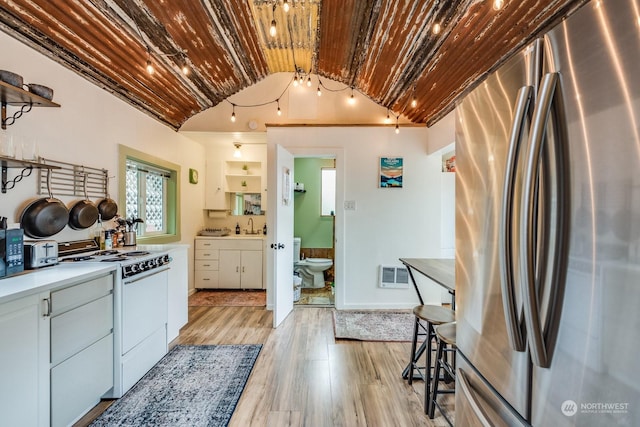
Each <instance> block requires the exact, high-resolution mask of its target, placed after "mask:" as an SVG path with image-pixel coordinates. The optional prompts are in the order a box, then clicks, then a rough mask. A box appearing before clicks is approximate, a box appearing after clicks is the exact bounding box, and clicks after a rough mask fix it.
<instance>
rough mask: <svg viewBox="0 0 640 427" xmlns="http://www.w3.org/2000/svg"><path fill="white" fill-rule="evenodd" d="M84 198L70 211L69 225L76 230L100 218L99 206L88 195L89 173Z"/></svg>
mask: <svg viewBox="0 0 640 427" xmlns="http://www.w3.org/2000/svg"><path fill="white" fill-rule="evenodd" d="M83 189H84V200H80V201H79V202H76V204H74V205H73V207H72V208H71V210H70V211H69V227H71V228H73V229H74V230H84V229H85V228H89V227H91V226H92V225H93V224H95V223H96V221H97V220H98V208H97V207H96V205H94V204H93V202H91V200H89V198H88V197H87V174H86V173H85V174H84V181H83Z"/></svg>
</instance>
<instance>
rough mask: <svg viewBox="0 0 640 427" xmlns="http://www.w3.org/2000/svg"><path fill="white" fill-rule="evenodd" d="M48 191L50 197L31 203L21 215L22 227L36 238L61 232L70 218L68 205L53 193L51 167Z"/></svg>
mask: <svg viewBox="0 0 640 427" xmlns="http://www.w3.org/2000/svg"><path fill="white" fill-rule="evenodd" d="M47 191H48V192H49V197H47V198H42V199H37V200H35V201H33V202H31V203H29V205H27V207H26V208H24V210H23V211H22V215H20V227H22V229H23V230H24V234H26V235H27V236H29V237H33V238H35V239H40V238H43V237H51V236H53V235H54V234H57V233H59V232H60V231H62V229H63V228H64V226H65V225H67V221H68V218H69V210H68V209H67V207H66V206H65V205H64V203H62V202H61V201H60V200H58V199H56V198H54V197H53V195H52V194H51V169H47Z"/></svg>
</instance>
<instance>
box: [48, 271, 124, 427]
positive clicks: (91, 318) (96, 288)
mask: <svg viewBox="0 0 640 427" xmlns="http://www.w3.org/2000/svg"><path fill="white" fill-rule="evenodd" d="M50 326H51V335H50V338H51V342H50V348H51V353H50V354H51V359H50V360H51V426H53V427H56V426H67V425H70V424H72V423H73V422H75V421H77V420H78V419H79V418H80V417H82V416H83V415H84V414H85V413H86V412H87V411H89V410H90V409H91V408H93V407H94V406H95V405H96V404H97V403H98V402H99V401H100V398H101V397H102V395H104V394H105V393H106V392H107V391H109V390H110V389H111V388H112V387H113V380H114V377H113V372H114V371H113V275H112V274H107V275H104V276H101V277H97V278H95V279H92V280H88V281H83V282H80V283H77V284H74V285H72V286H69V287H65V288H63V289H59V290H55V291H52V292H51V325H50Z"/></svg>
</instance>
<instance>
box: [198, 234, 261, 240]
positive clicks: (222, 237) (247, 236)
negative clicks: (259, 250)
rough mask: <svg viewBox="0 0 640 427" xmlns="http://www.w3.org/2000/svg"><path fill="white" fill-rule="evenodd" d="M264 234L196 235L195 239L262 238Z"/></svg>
mask: <svg viewBox="0 0 640 427" xmlns="http://www.w3.org/2000/svg"><path fill="white" fill-rule="evenodd" d="M264 238H265V235H264V234H229V235H228V236H196V239H225V240H229V239H257V240H264Z"/></svg>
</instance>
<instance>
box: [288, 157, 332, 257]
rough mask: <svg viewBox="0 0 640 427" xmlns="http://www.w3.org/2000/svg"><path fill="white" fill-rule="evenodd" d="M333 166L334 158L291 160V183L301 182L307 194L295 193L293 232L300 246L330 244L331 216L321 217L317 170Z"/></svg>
mask: <svg viewBox="0 0 640 427" xmlns="http://www.w3.org/2000/svg"><path fill="white" fill-rule="evenodd" d="M323 167H324V168H332V167H334V160H333V159H320V158H296V159H294V167H293V176H294V182H300V183H303V184H304V189H305V190H306V193H294V196H293V197H294V207H293V215H294V216H293V221H294V222H293V235H294V236H296V237H300V238H301V239H302V242H301V246H302V247H303V248H332V247H333V217H330V216H320V196H321V187H320V171H321V169H322V168H323Z"/></svg>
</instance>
